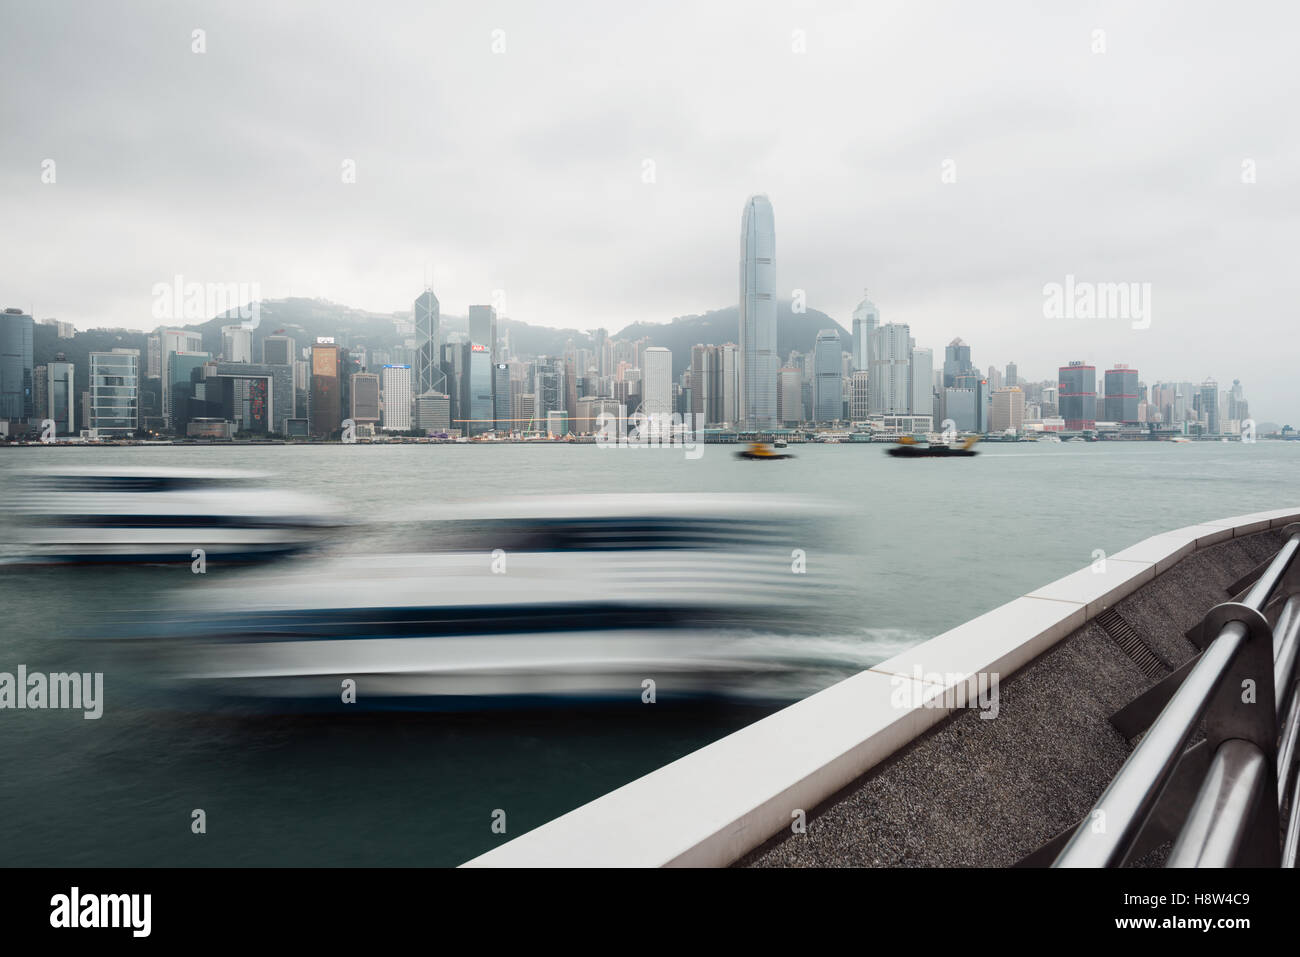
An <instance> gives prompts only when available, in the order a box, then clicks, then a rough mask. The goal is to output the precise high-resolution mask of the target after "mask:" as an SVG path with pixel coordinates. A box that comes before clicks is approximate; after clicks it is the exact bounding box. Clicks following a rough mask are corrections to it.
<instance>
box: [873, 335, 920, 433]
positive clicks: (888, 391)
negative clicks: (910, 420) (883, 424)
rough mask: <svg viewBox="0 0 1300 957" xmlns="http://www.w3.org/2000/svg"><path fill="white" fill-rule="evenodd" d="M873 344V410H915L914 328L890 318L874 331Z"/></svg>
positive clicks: (891, 412)
mask: <svg viewBox="0 0 1300 957" xmlns="http://www.w3.org/2000/svg"><path fill="white" fill-rule="evenodd" d="M873 335H874V340H873V345H872V347H871V353H872V355H871V369H870V375H871V411H872V413H873V414H875V415H900V414H905V413H909V412H911V411H912V389H911V353H912V337H911V330H910V329H909V327H908V326H907V325H906V324H905V323H898V322H887V323H885V324H884V325H883V326H881V327H880V328H878V329H876V330H875V332H874V334H873Z"/></svg>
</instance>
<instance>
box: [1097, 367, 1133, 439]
mask: <svg viewBox="0 0 1300 957" xmlns="http://www.w3.org/2000/svg"><path fill="white" fill-rule="evenodd" d="M1103 381H1104V383H1105V390H1106V392H1105V396H1106V398H1105V406H1104V412H1103V416H1102V417H1103V418H1104V419H1105V421H1107V422H1117V423H1119V424H1121V425H1136V424H1138V422H1139V421H1141V420H1140V418H1139V416H1138V371H1137V369H1130V368H1129V367H1128V366H1126V365H1116V366H1115V368H1113V369H1107V370H1106V372H1105V375H1104V378H1103Z"/></svg>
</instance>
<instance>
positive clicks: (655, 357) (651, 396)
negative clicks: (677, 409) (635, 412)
mask: <svg viewBox="0 0 1300 957" xmlns="http://www.w3.org/2000/svg"><path fill="white" fill-rule="evenodd" d="M643 371H644V373H645V377H644V382H643V386H644V389H643V392H642V400H641V411H642V412H644V413H645V414H646V415H649V416H656V417H659V416H663V417H667V416H669V415H671V414H672V411H673V354H672V352H671V351H670V350H668V349H665V348H663V347H662V346H651V347H650V348H648V349H646V350H645V368H644V370H643Z"/></svg>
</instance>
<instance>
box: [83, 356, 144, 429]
mask: <svg viewBox="0 0 1300 957" xmlns="http://www.w3.org/2000/svg"><path fill="white" fill-rule="evenodd" d="M89 425H90V427H91V428H92V429H96V430H98V432H99V433H100V434H101V435H102V434H105V433H107V434H109V435H122V436H128V435H133V434H134V433H135V430H136V429H137V428H139V426H140V351H139V350H138V349H114V350H113V351H112V352H92V353H91V354H90V422H89Z"/></svg>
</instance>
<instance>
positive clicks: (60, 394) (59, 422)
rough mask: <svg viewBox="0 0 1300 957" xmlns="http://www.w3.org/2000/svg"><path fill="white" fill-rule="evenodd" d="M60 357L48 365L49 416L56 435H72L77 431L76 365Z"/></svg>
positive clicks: (60, 354)
mask: <svg viewBox="0 0 1300 957" xmlns="http://www.w3.org/2000/svg"><path fill="white" fill-rule="evenodd" d="M59 356H60V359H59V360H56V361H54V362H51V363H50V365H49V371H48V374H47V375H48V378H47V388H48V393H49V399H48V406H49V410H50V418H51V419H53V420H54V428H55V429H56V434H58V435H72V434H74V433H75V432H76V431H77V428H76V422H75V421H74V419H75V411H76V408H77V390H76V371H77V370H76V367H75V366H74V365H73V364H72V363H71V362H65V361H62V356H63V353H62V352H60V353H59Z"/></svg>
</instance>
